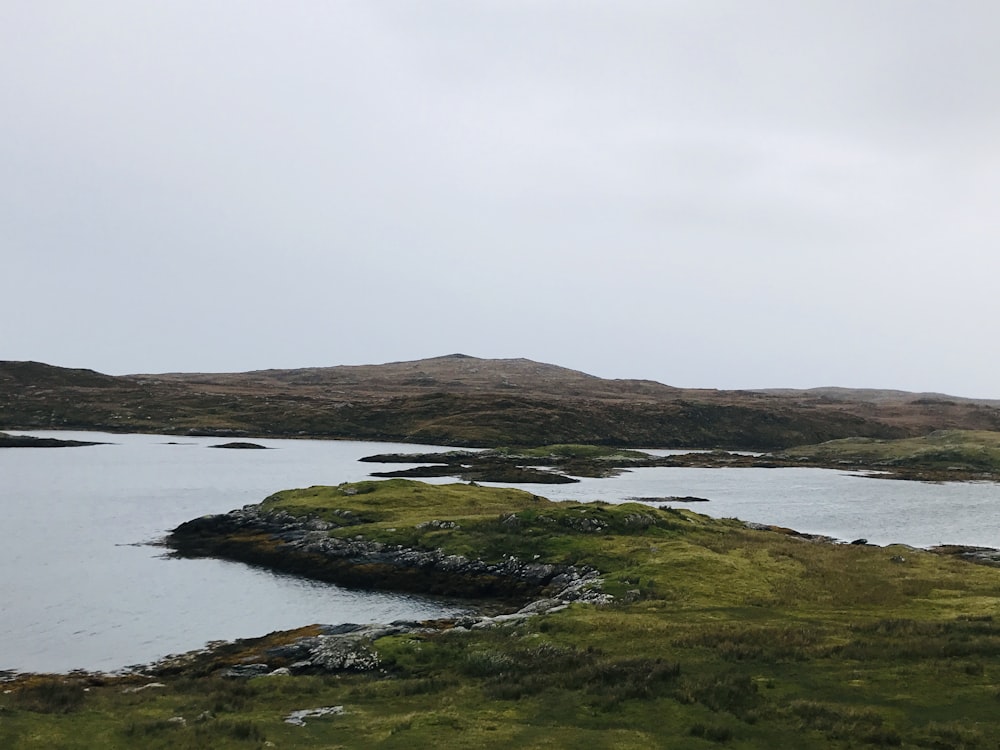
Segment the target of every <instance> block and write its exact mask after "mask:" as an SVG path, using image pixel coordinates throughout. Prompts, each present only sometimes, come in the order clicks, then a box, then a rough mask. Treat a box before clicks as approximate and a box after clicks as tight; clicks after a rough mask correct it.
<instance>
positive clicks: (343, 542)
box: [166, 505, 598, 601]
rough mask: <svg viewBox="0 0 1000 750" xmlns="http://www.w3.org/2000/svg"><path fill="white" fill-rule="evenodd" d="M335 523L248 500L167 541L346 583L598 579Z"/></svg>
mask: <svg viewBox="0 0 1000 750" xmlns="http://www.w3.org/2000/svg"><path fill="white" fill-rule="evenodd" d="M345 520H346V521H347V522H348V523H349V522H350V519H345ZM336 528H341V527H339V526H338V525H336V524H333V523H330V522H328V521H324V520H322V519H319V518H315V517H302V516H294V515H292V514H290V513H287V512H285V511H271V510H268V509H265V508H262V507H261V506H259V505H247V506H245V507H243V508H242V509H239V510H234V511H231V512H229V513H226V514H223V515H215V516H203V517H202V518H197V519H194V520H192V521H188V522H186V523H183V524H181V525H180V526H178V527H177V528H176V529H174V530H173V531H172V532H171V533H170V535H169V536H168V537H167V540H166V542H167V544H168V545H169V546H170V547H172V548H174V549H175V550H176V551H177V552H178V553H179V554H181V555H185V556H191V557H199V556H200V557H204V556H215V557H224V558H228V559H234V560H239V561H242V562H248V563H253V564H258V565H262V566H266V567H268V568H272V569H275V570H281V571H284V572H288V573H294V574H297V575H303V576H307V577H310V578H316V579H319V580H325V581H331V582H333V583H338V584H341V585H346V586H358V587H363V588H374V589H386V590H395V591H411V592H419V593H422V594H433V595H444V596H459V597H474V598H499V599H508V600H511V599H514V600H516V599H520V600H522V601H524V600H526V599H533V598H537V597H539V596H548V597H552V596H556V597H562V598H567V599H568V598H574V599H583V598H586V592H590V591H591V590H592V589H593V585H592V584H593V581H594V579H596V578H598V574H597V571H595V570H593V569H590V568H581V567H577V566H569V565H552V564H548V563H542V562H537V561H531V562H526V561H523V560H520V559H518V558H517V557H514V556H507V557H505V558H504V559H503V560H500V561H498V562H487V561H484V560H479V559H474V558H468V557H465V556H463V555H451V554H448V553H447V552H445V551H443V550H441V549H432V550H425V549H413V548H410V547H404V546H401V545H389V544H384V543H382V542H377V541H370V540H367V539H365V538H364V537H362V536H354V537H349V538H348V537H341V536H331V534H330V532H331V531H332V530H333V529H336ZM586 582H589V584H588V585H585V586H584V585H581V584H582V583H586ZM574 587H575V588H574ZM574 592H575V593H574Z"/></svg>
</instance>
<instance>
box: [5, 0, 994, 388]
mask: <svg viewBox="0 0 1000 750" xmlns="http://www.w3.org/2000/svg"><path fill="white" fill-rule="evenodd" d="M998 32H1000V4H998V3H996V2H995V0H982V1H979V0H957V1H956V0H949V1H948V2H944V1H939V0H810V2H801V0H649V1H637V0H615V2H610V1H605V2H594V1H593V0H420V1H419V2H416V1H408V2H396V1H391V0H360V1H358V2H354V1H352V0H342V1H329V2H328V1H324V2H319V1H316V2H302V1H299V2H296V1H294V0H290V1H289V2H283V3H276V2H262V1H260V0H245V1H243V2H235V0H232V1H227V2H223V1H221V0H197V1H189V0H171V2H167V3H154V2H145V3H137V2H134V0H86V2H84V0H75V1H73V2H67V1H66V0H46V2H37V0H4V2H3V3H0V106H2V109H0V270H2V276H0V278H2V280H3V283H2V287H0V288H2V289H3V303H4V305H3V306H4V315H3V319H2V321H0V359H12V360H37V361H43V362H48V363H50V364H55V365H60V366H66V367H86V368H91V369H95V370H98V371H101V372H106V373H110V374H126V373H152V372H178V371H183V372H233V371H244V370H254V369H264V368H291V367H312V366H326V365H340V364H377V363H381V362H390V361H405V360H411V359H420V358H423V357H432V356H438V355H444V354H450V353H456V352H462V353H465V354H469V355H474V356H479V357H527V358H530V359H534V360H538V361H542V362H548V363H552V364H557V365H562V366H565V367H571V368H574V369H578V370H583V371H585V372H589V373H591V374H594V375H599V376H602V377H614V378H647V379H652V380H658V381H660V382H663V383H668V384H670V385H676V386H684V387H705V388H765V387H797V388H807V387H815V386H828V385H839V386H848V387H873V388H898V389H903V390H911V391H936V392H944V393H950V394H953V395H961V396H970V397H981V398H1000V345H998V342H1000V294H998V293H997V286H998V281H1000V137H998V134H1000V85H998V83H1000V81H998V76H1000V74H998V71H1000V45H997V43H996V39H997V35H998Z"/></svg>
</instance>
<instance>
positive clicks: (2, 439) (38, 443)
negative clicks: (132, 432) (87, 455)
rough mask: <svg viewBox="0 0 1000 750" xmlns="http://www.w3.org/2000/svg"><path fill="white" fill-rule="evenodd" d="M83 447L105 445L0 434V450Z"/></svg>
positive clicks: (83, 441) (82, 441) (84, 441)
mask: <svg viewBox="0 0 1000 750" xmlns="http://www.w3.org/2000/svg"><path fill="white" fill-rule="evenodd" d="M85 445H105V443H98V442H90V441H87V440H61V439H59V438H41V437H31V436H30V435H9V434H7V433H6V432H0V448H79V447H81V446H85Z"/></svg>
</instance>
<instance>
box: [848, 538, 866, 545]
mask: <svg viewBox="0 0 1000 750" xmlns="http://www.w3.org/2000/svg"><path fill="white" fill-rule="evenodd" d="M851 544H857V545H861V544H868V540H867V539H855V540H854V541H853V542H851Z"/></svg>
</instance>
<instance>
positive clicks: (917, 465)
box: [782, 430, 1000, 479]
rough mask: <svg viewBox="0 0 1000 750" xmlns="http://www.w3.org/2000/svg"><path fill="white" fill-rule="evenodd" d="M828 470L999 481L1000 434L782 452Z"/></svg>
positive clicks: (949, 433) (854, 441)
mask: <svg viewBox="0 0 1000 750" xmlns="http://www.w3.org/2000/svg"><path fill="white" fill-rule="evenodd" d="M782 453H783V454H784V455H787V456H789V457H791V458H796V459H808V460H810V461H815V462H819V463H823V464H825V465H829V466H836V465H838V464H840V465H850V466H857V467H866V468H872V469H883V470H888V471H892V472H895V473H898V474H899V475H900V476H903V477H913V476H916V477H917V478H921V477H926V478H929V479H949V478H950V477H952V476H955V477H959V478H965V477H969V476H972V477H974V476H976V475H977V474H984V475H993V476H996V475H1000V432H993V431H987V430H938V431H936V432H932V433H931V434H929V435H925V436H923V437H916V438H904V439H899V440H875V439H872V438H845V439H842V440H830V441H828V442H825V443H821V444H819V445H806V446H801V447H798V448H792V449H790V450H785V451H782Z"/></svg>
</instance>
